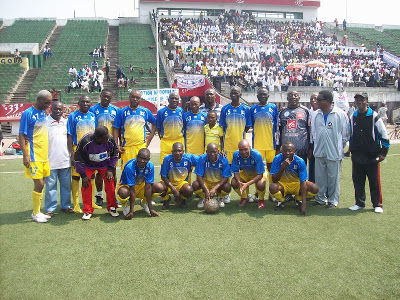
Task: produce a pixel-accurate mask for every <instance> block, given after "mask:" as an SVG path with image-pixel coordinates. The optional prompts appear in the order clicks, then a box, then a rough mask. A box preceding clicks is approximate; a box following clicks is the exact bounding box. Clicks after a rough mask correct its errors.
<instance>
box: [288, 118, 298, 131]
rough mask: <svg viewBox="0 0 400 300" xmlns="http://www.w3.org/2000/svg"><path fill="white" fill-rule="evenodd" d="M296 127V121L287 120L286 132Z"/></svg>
mask: <svg viewBox="0 0 400 300" xmlns="http://www.w3.org/2000/svg"><path fill="white" fill-rule="evenodd" d="M296 127H297V120H288V122H287V130H293V129H296Z"/></svg>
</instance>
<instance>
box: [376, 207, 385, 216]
mask: <svg viewBox="0 0 400 300" xmlns="http://www.w3.org/2000/svg"><path fill="white" fill-rule="evenodd" d="M375 212H376V213H378V214H381V213H383V208H382V207H380V206H377V207H375Z"/></svg>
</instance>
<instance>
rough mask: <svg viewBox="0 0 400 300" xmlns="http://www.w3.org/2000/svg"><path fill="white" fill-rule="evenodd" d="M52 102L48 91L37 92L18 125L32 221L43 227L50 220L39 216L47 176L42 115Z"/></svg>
mask: <svg viewBox="0 0 400 300" xmlns="http://www.w3.org/2000/svg"><path fill="white" fill-rule="evenodd" d="M51 101H52V96H51V94H50V92H49V91H45V90H42V91H40V92H39V93H38V95H37V100H36V103H35V104H34V105H33V106H31V107H30V108H28V109H27V110H25V111H24V112H23V113H22V116H21V121H20V125H19V144H20V145H21V150H22V154H23V164H24V166H25V176H26V177H27V178H32V179H33V184H34V188H33V191H32V200H33V212H32V219H33V220H34V221H35V222H38V223H45V222H47V220H48V219H50V218H51V216H49V215H45V214H43V213H41V212H40V204H41V202H42V197H43V187H44V178H45V177H47V176H49V175H50V167H49V161H48V149H49V138H48V130H47V128H48V127H47V121H46V112H45V111H46V109H47V108H49V106H50V104H51Z"/></svg>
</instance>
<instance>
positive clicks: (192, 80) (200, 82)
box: [146, 74, 206, 100]
mask: <svg viewBox="0 0 400 300" xmlns="http://www.w3.org/2000/svg"><path fill="white" fill-rule="evenodd" d="M175 79H176V80H177V81H178V88H181V89H195V88H198V87H202V86H204V85H205V83H206V79H205V76H204V75H191V74H184V75H175ZM146 100H147V99H146Z"/></svg>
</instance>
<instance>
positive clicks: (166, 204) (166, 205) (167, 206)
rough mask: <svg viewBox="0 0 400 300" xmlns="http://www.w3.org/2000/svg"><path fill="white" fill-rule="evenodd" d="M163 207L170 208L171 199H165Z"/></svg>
mask: <svg viewBox="0 0 400 300" xmlns="http://www.w3.org/2000/svg"><path fill="white" fill-rule="evenodd" d="M162 209H169V200H164V201H163V205H162Z"/></svg>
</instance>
